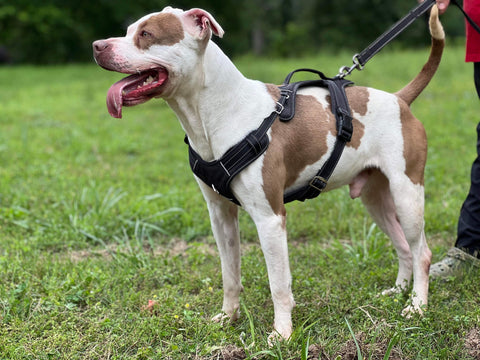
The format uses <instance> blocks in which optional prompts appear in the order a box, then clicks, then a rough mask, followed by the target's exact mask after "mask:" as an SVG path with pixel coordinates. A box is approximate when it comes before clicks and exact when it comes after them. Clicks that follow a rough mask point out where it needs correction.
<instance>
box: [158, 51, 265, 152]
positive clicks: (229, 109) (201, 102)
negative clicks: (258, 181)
mask: <svg viewBox="0 0 480 360" xmlns="http://www.w3.org/2000/svg"><path fill="white" fill-rule="evenodd" d="M203 57H204V58H203V59H201V60H202V61H199V62H198V64H197V65H196V66H197V69H195V71H193V72H192V73H193V74H195V75H194V77H191V78H189V79H188V80H187V82H189V84H183V85H186V86H182V85H181V86H180V87H179V89H178V90H177V92H176V93H175V96H174V97H173V98H169V99H166V101H167V103H168V104H169V106H170V107H171V108H172V109H173V110H174V111H175V113H176V115H177V117H178V119H179V120H180V122H181V124H182V127H183V129H184V131H185V133H186V134H187V136H188V138H189V141H190V144H191V145H192V147H193V148H194V149H195V151H197V152H198V153H199V154H200V156H201V157H202V158H203V159H204V160H207V161H209V160H213V159H215V158H219V157H220V156H221V155H222V154H223V153H224V152H225V151H226V150H227V149H228V148H229V147H230V146H231V145H233V144H235V143H236V142H238V141H240V140H241V139H242V138H243V137H244V136H245V135H246V134H247V133H248V132H249V131H251V130H253V129H254V128H255V127H256V126H258V124H259V121H258V119H262V117H259V113H260V114H262V115H264V116H263V117H266V116H268V115H269V113H271V110H270V109H271V108H272V106H273V105H271V104H270V105H269V104H268V102H269V100H270V102H272V103H273V101H272V99H271V97H270V98H269V97H268V94H266V92H265V91H262V89H263V90H264V89H265V85H264V84H263V83H260V82H258V81H253V80H249V79H247V78H246V77H244V76H243V74H242V73H241V72H240V71H239V70H238V69H237V68H236V67H235V65H234V64H233V63H232V62H231V61H230V59H229V58H228V57H227V56H226V55H225V54H224V53H223V52H222V50H220V48H219V47H218V46H217V45H216V44H215V43H213V42H212V41H210V42H209V44H208V45H207V47H206V49H205V53H204V55H203ZM183 89H188V91H187V92H183V91H182V90H183ZM265 95H267V96H266V98H265V99H264V102H263V103H265V102H266V103H267V104H266V105H265V106H264V107H265V110H262V108H261V109H259V108H258V104H259V100H260V99H259V96H265ZM255 104H257V105H255ZM225 136H228V137H229V138H228V139H225Z"/></svg>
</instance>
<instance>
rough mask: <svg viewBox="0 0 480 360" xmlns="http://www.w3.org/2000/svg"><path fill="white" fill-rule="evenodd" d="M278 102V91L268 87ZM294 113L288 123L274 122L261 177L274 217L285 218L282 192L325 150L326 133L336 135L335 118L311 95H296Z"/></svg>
mask: <svg viewBox="0 0 480 360" xmlns="http://www.w3.org/2000/svg"><path fill="white" fill-rule="evenodd" d="M267 89H268V91H269V93H270V94H271V95H272V97H273V98H274V99H275V100H277V99H278V96H279V95H280V94H279V91H278V88H277V87H276V86H274V85H267ZM296 101H297V103H296V114H295V117H294V118H293V119H292V120H290V121H289V122H286V123H284V122H281V121H275V122H274V123H273V125H272V139H271V142H270V145H269V147H268V150H267V152H266V154H265V160H264V163H263V169H262V173H263V174H262V175H263V186H264V190H265V195H266V197H267V199H268V201H269V203H270V205H271V206H272V209H273V210H274V212H275V213H276V214H279V215H284V211H285V210H284V205H283V193H284V190H285V189H286V188H287V187H289V186H291V185H293V183H294V182H295V180H296V179H297V178H298V176H299V175H300V173H301V172H302V171H303V170H304V169H305V167H306V166H307V165H311V164H313V163H315V162H316V161H318V159H320V158H321V157H322V156H323V155H324V154H325V153H326V152H327V150H328V148H327V134H328V133H329V132H330V133H335V132H336V129H335V119H334V118H333V115H332V114H331V113H330V111H326V109H325V108H324V107H323V106H322V104H320V103H319V102H318V101H316V99H315V98H314V97H313V96H307V95H297V99H296Z"/></svg>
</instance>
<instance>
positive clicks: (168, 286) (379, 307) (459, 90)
mask: <svg viewBox="0 0 480 360" xmlns="http://www.w3.org/2000/svg"><path fill="white" fill-rule="evenodd" d="M427 56H428V49H421V50H415V51H405V50H395V51H385V52H383V53H381V54H380V55H378V56H377V57H376V58H375V59H373V60H372V61H371V62H370V63H369V64H368V65H367V68H366V69H365V70H363V71H362V72H355V73H354V74H352V76H351V77H350V78H351V79H352V80H353V81H355V83H356V84H358V85H366V86H372V87H376V88H380V89H384V90H387V91H392V92H393V91H396V90H398V89H400V88H401V87H403V86H404V85H405V84H406V83H407V82H408V81H410V79H411V78H412V77H413V76H414V75H416V73H417V72H418V71H419V70H420V68H421V66H423V63H424V62H425V61H426V58H427ZM350 58H351V55H350V54H345V53H340V54H322V55H318V56H314V57H313V56H312V57H309V58H303V59H288V60H275V61H272V60H271V59H257V58H251V57H244V58H240V59H237V60H236V61H235V62H236V64H237V66H238V67H239V68H240V70H241V71H242V72H243V73H244V74H245V75H246V76H248V77H251V78H256V79H260V80H262V81H265V82H273V83H280V82H281V81H283V78H284V77H285V75H286V74H287V73H288V72H289V71H291V70H293V69H294V68H298V67H314V68H317V69H319V70H322V71H323V72H325V73H327V74H329V75H334V74H336V72H337V71H338V68H339V67H340V66H341V65H350ZM472 74H473V68H472V66H471V64H464V63H463V48H462V47H461V46H447V49H446V53H445V55H444V58H443V62H442V64H441V67H440V69H439V71H438V73H437V75H436V77H435V78H434V79H433V81H432V83H431V84H430V86H429V87H428V88H427V89H426V90H425V91H424V93H423V94H422V95H421V96H420V97H419V99H418V100H417V101H416V102H415V104H414V106H413V109H414V113H415V114H416V115H417V117H418V118H419V119H421V120H422V122H423V123H424V124H425V127H426V130H427V134H428V138H429V159H428V163H427V169H426V181H425V187H426V209H425V211H426V214H425V229H426V233H427V239H428V242H429V245H430V248H431V249H432V251H433V253H434V261H436V260H439V259H440V258H441V257H442V256H443V255H444V254H445V253H446V251H447V250H448V248H449V247H450V246H452V244H453V242H454V236H455V231H456V221H457V217H458V213H459V209H460V206H461V204H462V201H463V199H464V197H465V195H466V192H467V191H468V186H469V173H470V165H471V162H472V161H473V159H474V156H475V142H476V133H475V127H476V125H477V123H478V121H479V120H480V118H479V115H478V114H479V101H478V98H477V97H476V94H475V91H474V86H473V79H472V78H473V76H472ZM120 77H121V75H119V74H115V73H111V72H107V71H105V70H102V69H100V68H99V67H97V66H95V65H94V64H86V65H69V66H58V67H27V66H22V67H3V68H0V239H1V241H0V359H201V360H203V359H243V358H248V359H307V358H315V359H316V358H318V357H320V358H321V359H337V358H338V359H353V358H355V356H357V357H358V358H360V357H363V358H366V359H369V358H371V359H384V358H388V356H390V358H392V359H454V358H455V359H470V358H475V356H476V358H480V345H479V344H480V328H479V323H480V298H479V289H478V279H479V275H480V271H479V270H478V269H470V270H468V271H467V272H466V273H465V275H464V276H461V277H459V278H456V279H454V278H451V279H448V280H447V281H444V282H440V281H436V282H432V283H431V290H430V296H429V300H430V303H429V309H428V311H427V313H426V315H425V316H424V317H413V318H412V319H408V320H407V319H405V318H403V317H402V316H401V310H402V309H403V307H404V306H405V303H406V302H407V301H408V294H400V295H397V296H394V297H381V296H377V294H379V293H380V292H381V290H383V289H385V288H386V287H388V286H390V285H391V284H393V283H394V281H395V277H396V271H397V263H396V254H395V251H394V249H393V247H392V246H391V245H390V243H389V240H388V239H387V238H386V237H385V236H384V235H383V234H382V233H381V232H380V231H379V230H378V229H377V228H376V227H375V226H373V225H372V221H371V220H370V218H369V217H368V215H367V214H366V212H365V211H364V210H363V208H362V205H361V203H360V201H358V200H354V201H352V200H350V198H349V196H348V190H347V189H341V190H339V191H336V192H332V193H327V194H323V195H321V197H319V198H318V199H315V200H311V201H308V202H306V203H292V204H289V205H288V207H287V211H288V213H289V218H288V230H289V238H290V239H289V247H290V259H291V267H292V275H293V291H294V295H295V298H296V302H297V307H296V308H295V309H294V313H293V320H294V326H295V331H294V334H293V336H292V338H291V340H290V341H288V342H283V343H280V344H277V345H276V346H274V347H273V348H270V347H268V346H267V336H268V334H269V332H270V331H271V322H272V319H273V308H272V302H271V298H270V293H269V289H268V280H267V277H266V269H265V264H264V261H263V256H262V253H261V250H260V248H259V244H258V240H257V235H256V232H255V227H254V225H253V223H252V222H251V221H250V219H249V218H248V216H247V214H245V213H243V212H242V213H241V219H240V221H241V235H242V247H243V258H242V272H243V273H242V276H243V284H244V286H245V291H244V293H243V295H242V317H241V319H240V320H239V321H237V322H236V323H234V324H223V325H221V324H215V323H212V322H211V321H210V318H211V317H212V316H214V315H215V314H216V313H217V312H219V310H220V307H221V301H222V285H221V274H220V271H219V268H220V263H219V258H218V256H217V253H216V248H215V242H214V240H213V238H212V235H211V232H210V225H209V221H208V214H207V210H206V206H205V204H204V202H203V199H202V196H201V194H200V191H199V190H198V188H197V185H196V183H195V181H194V180H193V177H192V174H191V172H190V169H189V165H188V159H187V149H186V146H185V144H184V143H183V136H184V134H183V132H182V129H181V127H180V125H179V123H178V122H177V120H176V118H175V115H174V114H173V112H172V111H171V110H170V109H169V108H168V106H167V105H166V104H165V103H164V102H163V101H162V100H154V101H150V102H149V103H146V104H144V105H142V106H138V107H135V108H128V109H124V116H123V119H120V120H119V119H113V118H111V117H110V116H109V115H108V112H107V109H106V105H105V95H106V91H107V89H108V88H109V86H110V85H111V84H112V83H113V82H115V81H117V80H118V79H120ZM149 301H150V302H149Z"/></svg>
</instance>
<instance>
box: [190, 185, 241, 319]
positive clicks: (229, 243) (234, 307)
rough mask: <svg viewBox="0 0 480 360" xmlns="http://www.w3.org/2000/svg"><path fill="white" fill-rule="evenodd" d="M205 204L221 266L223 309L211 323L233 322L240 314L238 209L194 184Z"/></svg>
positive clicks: (208, 189) (202, 186)
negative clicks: (200, 192)
mask: <svg viewBox="0 0 480 360" xmlns="http://www.w3.org/2000/svg"><path fill="white" fill-rule="evenodd" d="M198 183H199V185H200V188H201V190H202V193H203V196H204V197H205V200H206V202H207V206H208V211H209V214H210V222H211V226H212V231H213V236H214V237H215V241H216V243H217V248H218V252H219V254H220V262H221V266H222V280H223V306H222V312H221V313H220V314H218V315H216V316H214V317H213V319H212V320H213V321H217V322H222V321H224V320H226V319H229V320H231V321H234V320H237V319H238V317H239V315H240V309H239V308H240V301H239V297H240V292H241V291H242V290H243V286H242V284H241V279H240V233H239V229H238V207H237V205H235V204H233V203H232V202H230V201H229V200H227V199H225V198H223V197H222V196H220V195H218V194H216V193H215V192H214V191H213V190H212V189H211V188H210V187H208V186H207V185H205V184H204V183H203V182H202V181H198Z"/></svg>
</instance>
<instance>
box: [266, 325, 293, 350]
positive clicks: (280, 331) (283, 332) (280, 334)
mask: <svg viewBox="0 0 480 360" xmlns="http://www.w3.org/2000/svg"><path fill="white" fill-rule="evenodd" d="M291 335H292V325H291V324H289V325H287V326H285V327H283V328H277V327H276V326H275V330H273V332H272V333H271V334H270V335H268V346H270V347H273V346H274V345H275V344H276V343H277V342H280V341H287V340H288V339H290V336H291Z"/></svg>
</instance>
